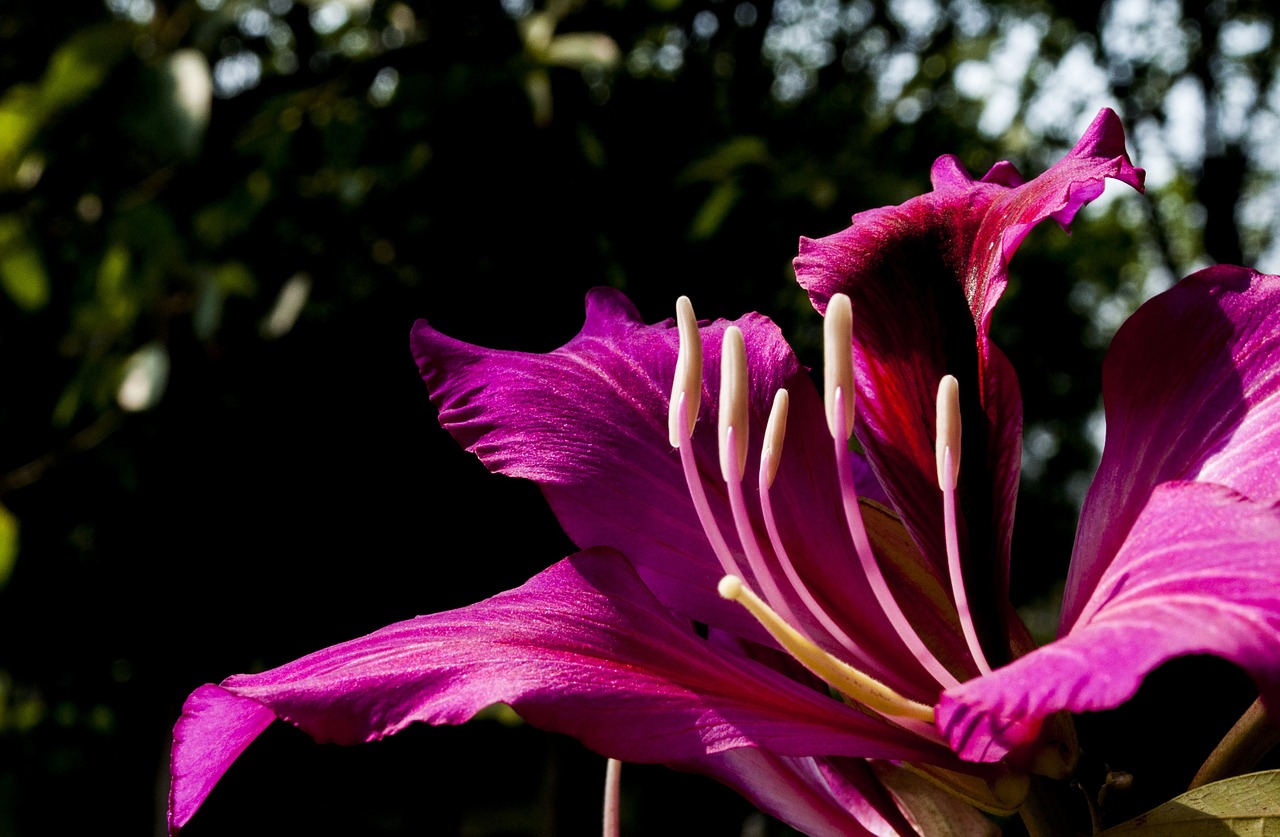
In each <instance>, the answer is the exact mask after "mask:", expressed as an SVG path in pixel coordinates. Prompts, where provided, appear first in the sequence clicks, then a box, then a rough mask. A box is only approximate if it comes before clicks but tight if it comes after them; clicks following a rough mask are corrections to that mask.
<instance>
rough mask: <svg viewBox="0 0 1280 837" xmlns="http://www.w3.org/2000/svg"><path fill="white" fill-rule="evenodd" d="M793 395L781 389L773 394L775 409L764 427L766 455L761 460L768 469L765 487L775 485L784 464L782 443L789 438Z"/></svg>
mask: <svg viewBox="0 0 1280 837" xmlns="http://www.w3.org/2000/svg"><path fill="white" fill-rule="evenodd" d="M790 406H791V395H790V394H789V393H788V392H787V391H786V390H785V389H780V390H778V391H777V392H775V393H774V394H773V408H772V409H770V410H769V423H768V424H766V425H765V426H764V453H762V454H761V458H762V459H763V461H764V466H765V467H766V468H767V469H768V479H767V480H765V485H769V486H771V485H773V481H774V480H775V479H777V478H778V465H779V464H781V462H782V442H783V441H784V440H785V439H786V436H787V409H788V408H789V407H790Z"/></svg>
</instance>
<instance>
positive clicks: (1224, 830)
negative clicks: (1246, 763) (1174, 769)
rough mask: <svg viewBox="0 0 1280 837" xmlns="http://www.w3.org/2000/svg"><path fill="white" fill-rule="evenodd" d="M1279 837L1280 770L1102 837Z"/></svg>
mask: <svg viewBox="0 0 1280 837" xmlns="http://www.w3.org/2000/svg"><path fill="white" fill-rule="evenodd" d="M1157 835H1159V836H1160V837H1213V836H1214V835H1222V836H1223V837H1227V836H1228V835H1239V837H1277V836H1278V835H1280V770H1267V771H1264V772H1262V773H1249V774H1247V775H1244V776H1235V777H1233V778H1230V779H1223V780H1222V781H1221V782H1214V783H1212V784H1209V785H1205V786H1204V787H1200V788H1196V789H1195V790H1190V791H1187V792H1186V793H1184V794H1182V795H1181V796H1177V797H1174V798H1173V799H1171V800H1169V801H1168V802H1166V803H1165V804H1163V805H1161V806H1160V807H1158V808H1156V809H1154V810H1151V811H1148V812H1147V813H1145V814H1143V815H1142V816H1140V817H1136V818H1135V819H1132V820H1129V822H1127V823H1124V824H1122V825H1118V826H1116V827H1115V828H1110V829H1107V830H1106V831H1104V832H1102V834H1101V835H1100V836H1099V837H1157Z"/></svg>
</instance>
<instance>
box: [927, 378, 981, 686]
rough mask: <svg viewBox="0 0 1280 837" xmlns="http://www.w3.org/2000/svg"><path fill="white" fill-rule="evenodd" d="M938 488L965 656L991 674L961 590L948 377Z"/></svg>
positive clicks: (953, 385)
mask: <svg viewBox="0 0 1280 837" xmlns="http://www.w3.org/2000/svg"><path fill="white" fill-rule="evenodd" d="M937 428H938V441H937V453H938V488H940V489H942V528H943V532H944V535H945V538H946V543H947V573H948V574H949V575H950V576H951V595H952V596H953V597H954V598H955V602H956V615H958V616H959V617H960V630H961V631H962V632H963V633H964V641H965V644H966V645H968V646H969V654H970V655H971V656H972V657H973V662H974V663H975V664H976V665H977V666H978V671H980V672H982V673H983V674H990V673H991V665H990V664H989V663H988V662H987V657H986V655H985V654H984V653H983V651H982V643H980V642H979V641H978V630H977V628H976V627H975V625H974V622H973V611H972V610H971V609H970V608H969V596H968V594H967V593H966V592H965V589H964V573H963V572H962V568H961V566H960V537H959V534H958V533H957V531H956V482H957V480H958V479H959V477H960V384H959V383H958V382H957V381H956V379H955V378H953V377H952V376H951V375H944V376H943V377H942V380H941V381H940V382H939V383H938V421H937Z"/></svg>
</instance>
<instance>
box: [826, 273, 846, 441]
mask: <svg viewBox="0 0 1280 837" xmlns="http://www.w3.org/2000/svg"><path fill="white" fill-rule="evenodd" d="M852 348H853V304H852V303H851V302H849V297H847V296H845V295H844V294H836V295H834V296H832V297H831V300H830V301H829V302H828V303H827V313H826V316H825V317H824V318H823V320H822V350H823V356H822V381H823V400H824V401H825V403H826V406H827V427H828V428H829V429H830V430H831V435H832V436H835V437H839V438H843V439H844V441H846V442H847V441H849V437H850V436H852V435H853V416H854V412H853V395H854V390H853V354H852ZM837 400H840V401H842V402H843V403H844V424H843V426H841V425H840V423H839V422H837V421H836V401H837Z"/></svg>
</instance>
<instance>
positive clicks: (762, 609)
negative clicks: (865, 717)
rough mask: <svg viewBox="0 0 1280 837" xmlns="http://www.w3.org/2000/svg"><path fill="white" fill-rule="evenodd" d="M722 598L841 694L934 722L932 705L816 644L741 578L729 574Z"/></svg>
mask: <svg viewBox="0 0 1280 837" xmlns="http://www.w3.org/2000/svg"><path fill="white" fill-rule="evenodd" d="M716 589H717V590H718V591H719V593H720V595H721V596H722V597H723V598H726V599H728V600H729V601H733V602H737V603H738V604H740V605H742V606H743V607H745V608H746V609H747V611H748V612H749V613H750V614H751V615H752V616H754V617H755V618H756V621H757V622H759V623H760V624H761V625H763V626H764V629H765V630H767V631H768V632H769V633H770V635H772V636H773V638H774V639H776V640H777V641H778V644H779V645H781V646H782V647H783V648H785V649H786V651H787V653H788V654H790V655H791V656H792V657H794V658H795V659H796V660H797V661H798V662H799V663H800V664H801V665H803V666H804V667H805V668H807V669H809V671H811V672H813V673H814V675H816V676H817V677H819V678H821V679H822V680H823V681H825V682H826V683H827V684H829V685H830V686H831V687H832V688H834V689H835V690H836V691H838V692H840V694H842V695H844V696H845V697H848V698H850V699H852V700H855V701H857V702H858V703H861V704H862V705H863V706H866V707H868V708H870V709H874V710H875V711H876V712H879V713H880V714H882V715H887V716H889V717H893V718H914V719H915V720H917V721H924V722H925V723H928V724H932V723H933V722H934V716H933V707H931V706H925V705H924V704H923V703H916V702H915V701H913V700H908V699H906V698H905V697H903V696H902V695H900V694H898V693H897V692H895V691H894V690H893V689H890V688H889V687H888V686H886V685H885V684H883V683H881V682H880V681H879V680H876V679H875V678H874V677H871V676H869V675H866V674H863V673H862V672H860V671H858V670H857V669H856V668H854V667H853V666H851V665H849V664H848V663H846V662H844V661H843V660H839V659H836V658H835V657H833V656H831V655H830V654H828V653H827V652H826V651H823V650H822V649H821V648H819V647H818V646H817V645H814V644H813V642H812V641H810V640H809V639H808V638H807V637H805V636H804V635H803V634H801V633H800V632H799V631H797V630H796V629H795V628H793V627H791V626H790V625H788V624H787V623H786V622H785V621H783V619H782V617H781V616H779V615H778V614H777V613H775V612H774V611H773V609H772V608H770V607H769V606H768V605H767V604H765V603H764V601H763V600H761V598H760V597H759V596H757V595H756V594H755V593H753V592H752V591H751V589H750V588H749V587H747V585H746V584H744V583H743V581H742V579H740V578H738V577H737V576H735V575H726V576H725V577H724V578H722V579H720V584H719V586H718V587H717V588H716Z"/></svg>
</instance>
